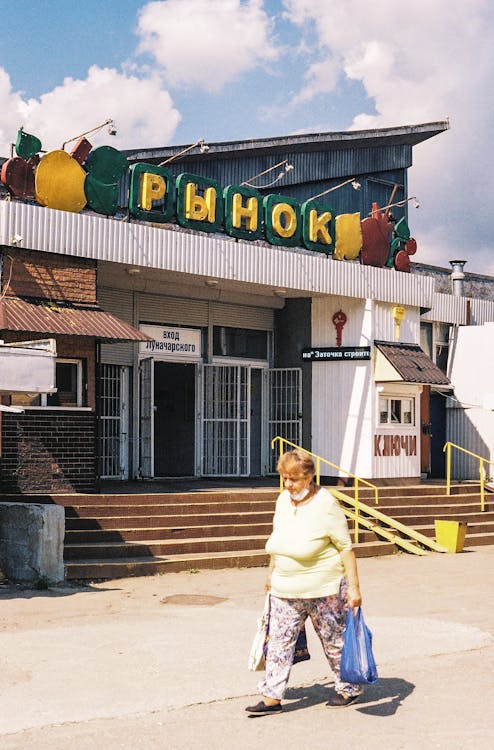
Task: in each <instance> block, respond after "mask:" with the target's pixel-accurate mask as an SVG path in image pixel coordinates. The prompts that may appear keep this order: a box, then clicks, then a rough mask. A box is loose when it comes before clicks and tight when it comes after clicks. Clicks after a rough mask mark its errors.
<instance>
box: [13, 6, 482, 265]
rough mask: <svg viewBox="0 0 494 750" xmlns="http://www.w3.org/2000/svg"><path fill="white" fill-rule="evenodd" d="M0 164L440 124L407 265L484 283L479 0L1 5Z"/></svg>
mask: <svg viewBox="0 0 494 750" xmlns="http://www.w3.org/2000/svg"><path fill="white" fill-rule="evenodd" d="M0 18H1V20H2V23H1V26H0V155H2V156H9V155H10V144H11V143H12V142H15V139H16V134H17V130H18V128H19V127H20V126H21V125H22V126H23V127H24V130H26V131H27V132H29V133H32V134H34V135H36V136H38V138H40V140H41V142H42V146H43V149H46V150H52V149H55V148H60V147H61V145H62V143H63V142H64V141H66V140H68V139H69V138H72V137H75V136H77V135H79V134H80V133H82V132H85V131H87V130H89V129H91V128H93V127H96V126H97V125H99V124H100V123H102V122H105V121H106V120H107V119H108V118H113V120H114V121H115V124H116V126H117V135H116V136H115V137H114V138H110V137H109V136H108V133H107V132H106V130H105V129H103V130H101V131H99V132H98V133H96V134H95V135H92V136H88V137H89V140H90V141H91V142H92V143H93V145H95V146H97V145H103V144H108V145H113V146H114V147H115V148H120V149H124V148H147V147H149V148H151V147H159V146H168V145H173V144H177V145H178V144H180V145H182V144H183V145H188V144H191V143H194V142H196V141H197V140H198V139H200V138H204V139H205V141H206V142H214V141H231V140H242V139H251V138H263V137H275V136H284V135H292V134H299V133H321V132H332V131H346V130H355V129H358V130H360V129H367V128H372V129H373V128H381V127H393V126H401V125H415V124H420V123H427V122H435V121H439V120H441V121H442V120H445V119H446V118H449V121H450V129H449V130H448V131H447V132H445V133H442V134H440V135H438V136H436V137H434V138H432V139H430V140H428V141H425V142H424V143H422V144H419V145H418V146H415V147H414V149H413V166H412V167H411V169H410V170H409V173H408V180H409V195H410V196H411V195H416V196H417V199H418V201H419V203H420V208H419V209H418V210H414V209H413V208H410V212H409V225H410V228H411V231H412V234H413V236H414V237H415V238H416V239H417V242H418V251H417V254H416V255H415V256H414V257H413V259H412V260H416V261H417V262H421V263H427V264H431V265H436V266H442V267H446V268H449V261H450V260H453V259H463V260H466V261H467V265H466V267H465V270H466V271H470V272H472V273H480V274H489V275H494V234H493V231H492V228H491V227H492V220H491V209H490V208H489V207H490V205H491V204H490V201H491V200H492V197H493V196H494V169H492V168H491V164H492V157H491V138H492V137H493V135H494V117H493V112H494V105H493V97H492V87H493V84H492V74H493V71H494V3H492V2H491V0H414V2H413V3H396V2H392V0H373V2H369V1H368V0H159V1H158V0H156V1H154V0H153V1H151V2H145V1H144V0H85V2H84V3H79V2H75V1H74V0H23V2H22V3H19V2H14V0H0Z"/></svg>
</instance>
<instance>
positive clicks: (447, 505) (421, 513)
mask: <svg viewBox="0 0 494 750" xmlns="http://www.w3.org/2000/svg"><path fill="white" fill-rule="evenodd" d="M339 489H341V488H339ZM343 494H346V495H349V496H350V497H353V490H350V489H344V490H343ZM484 499H485V504H484V508H485V510H484V511H483V512H482V511H481V510H480V488H479V485H478V484H474V483H465V484H457V485H454V486H452V487H451V494H450V495H449V496H448V495H446V488H445V485H444V483H442V484H429V483H424V484H417V485H405V486H403V485H400V486H382V487H379V505H378V506H377V508H378V510H380V511H381V512H382V513H385V514H386V515H388V516H391V518H394V519H396V520H397V521H400V522H401V523H403V524H405V525H406V526H410V527H412V528H413V529H415V530H416V531H419V532H420V533H421V534H423V535H424V536H427V537H430V538H434V537H435V534H436V531H435V526H434V521H435V520H445V521H461V522H464V523H466V524H467V533H466V538H465V544H464V547H474V546H477V545H483V544H494V496H493V495H492V494H491V493H490V492H485V494H484ZM359 500H360V501H361V502H362V503H365V504H366V505H370V506H372V507H376V506H375V505H374V493H373V491H372V490H369V489H363V488H360V490H359Z"/></svg>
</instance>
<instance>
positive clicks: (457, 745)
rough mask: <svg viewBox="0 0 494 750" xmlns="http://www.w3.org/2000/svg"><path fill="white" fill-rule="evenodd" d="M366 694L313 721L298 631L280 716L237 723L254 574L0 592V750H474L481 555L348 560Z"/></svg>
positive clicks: (485, 700) (484, 588) (259, 600)
mask: <svg viewBox="0 0 494 750" xmlns="http://www.w3.org/2000/svg"><path fill="white" fill-rule="evenodd" d="M358 563H359V571H360V578H361V587H362V591H363V597H364V603H363V611H364V614H365V618H366V622H367V624H368V625H369V627H370V628H371V630H372V632H373V636H374V651H375V656H376V661H377V665H378V670H379V680H378V681H377V683H375V684H374V685H371V686H368V687H367V688H366V690H365V694H364V696H363V699H362V701H361V702H360V703H358V704H356V705H355V706H352V707H349V708H344V709H331V708H328V707H327V706H326V701H327V699H328V696H329V693H330V690H331V688H332V684H333V678H332V675H331V672H330V671H329V668H328V666H327V663H326V662H325V659H324V657H323V655H322V650H321V647H320V645H319V643H318V642H317V638H316V636H315V634H314V631H313V629H312V626H311V625H309V626H308V642H309V649H310V652H311V659H310V661H307V662H303V663H301V664H297V665H295V666H294V667H293V670H292V674H291V678H290V687H289V690H288V693H287V695H286V699H285V701H284V710H283V712H282V714H280V715H275V716H267V717H257V718H249V717H248V716H247V715H246V713H245V711H244V708H245V706H246V705H249V704H252V703H253V702H254V701H255V700H256V699H257V689H256V684H257V681H258V679H259V675H258V674H255V673H251V672H249V671H248V670H247V656H248V651H249V647H250V643H251V641H252V638H253V635H254V631H255V625H256V619H257V617H258V616H259V614H260V611H261V608H262V604H263V599H264V594H263V583H264V578H265V569H263V568H251V569H233V570H219V571H201V572H198V571H194V570H192V571H189V572H184V573H172V574H166V575H162V576H152V577H146V578H127V579H122V580H115V581H105V582H96V583H92V584H89V585H80V586H78V585H76V584H74V585H68V584H64V585H61V586H57V587H54V588H52V589H49V590H29V589H23V588H21V587H18V586H12V585H9V584H8V583H3V584H0V691H1V708H0V747H1V748H2V750H21V748H22V750H24V749H27V748H32V747H36V749H37V750H48V748H49V749H50V750H62V749H63V750H65V749H66V748H70V750H87V749H88V748H98V749H101V750H103V749H104V750H114V748H125V749H128V750H130V749H131V748H132V749H135V748H143V749H145V750H155V748H156V749H157V748H160V750H161V749H166V750H179V749H180V750H182V748H184V749H185V748H187V749H188V750H196V749H199V748H201V749H202V748H204V749H206V750H216V749H218V750H219V748H222V749H223V748H231V749H232V750H261V749H262V750H266V748H270V750H291V749H292V748H297V749H298V748H302V747H306V746H310V747H312V748H315V750H323V749H324V750H326V749H327V748H343V750H354V749H355V750H357V748H358V750H361V749H362V748H365V750H378V749H379V750H383V748H386V749H387V750H412V749H413V750H417V748H419V749H420V750H432V749H433V748H434V749H436V748H441V749H444V750H446V749H447V750H473V749H474V748H475V750H487V748H489V749H490V748H491V747H492V746H493V744H494V711H493V710H492V698H491V692H490V691H491V689H492V686H493V670H494V608H493V606H492V591H493V581H494V547H488V546H486V547H476V548H468V549H467V550H466V551H465V552H462V553H459V554H448V555H439V554H430V555H427V556H425V557H415V556H411V555H407V554H397V555H394V556H388V557H381V558H367V559H360V560H359V561H358Z"/></svg>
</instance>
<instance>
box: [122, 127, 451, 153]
mask: <svg viewBox="0 0 494 750" xmlns="http://www.w3.org/2000/svg"><path fill="white" fill-rule="evenodd" d="M448 129H449V121H448V120H440V121H436V122H427V123H421V124H418V125H403V126H399V127H391V128H375V129H372V130H344V131H340V132H329V133H328V132H326V133H303V134H301V135H287V136H277V137H273V138H254V139H251V140H242V141H221V142H217V143H210V142H209V141H208V144H207V145H208V147H209V150H208V152H207V153H205V154H203V155H202V157H203V159H204V160H207V159H211V158H217V155H218V154H222V153H228V154H230V155H231V154H232V153H234V152H241V153H242V154H248V153H256V152H261V151H273V152H276V151H279V150H280V149H281V148H285V149H287V150H289V151H290V152H291V153H293V152H294V151H320V150H323V149H326V150H334V149H336V148H348V147H352V148H362V147H364V148H365V147H369V146H377V147H381V146H384V145H386V146H388V145H410V146H415V145H416V144H417V143H421V142H422V141H425V140H427V139H428V138H432V137H433V136H435V135H438V134H439V133H442V132H444V131H445V130H448ZM189 145H190V144H185V145H182V146H178V145H177V146H167V147H164V148H148V149H128V150H127V151H123V153H124V154H125V155H126V156H127V158H128V159H129V160H130V161H152V160H153V159H163V160H164V159H166V158H169V157H170V156H173V155H174V154H177V153H179V152H180V151H182V150H184V149H185V148H188V146H189ZM190 158H191V157H190V156H189V155H186V157H184V158H182V159H181V162H182V163H183V162H187V161H188V160H190ZM192 158H194V159H196V158H197V154H196V155H195V156H193V157H192Z"/></svg>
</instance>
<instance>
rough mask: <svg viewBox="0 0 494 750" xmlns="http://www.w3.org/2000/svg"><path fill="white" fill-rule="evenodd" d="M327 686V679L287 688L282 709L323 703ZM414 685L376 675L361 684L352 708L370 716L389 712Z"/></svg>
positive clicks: (406, 696) (287, 710)
mask: <svg viewBox="0 0 494 750" xmlns="http://www.w3.org/2000/svg"><path fill="white" fill-rule="evenodd" d="M331 686H332V683H331V682H327V683H324V684H320V683H316V684H315V685H311V686H309V687H296V688H289V689H288V690H287V692H286V696H285V698H286V700H287V701H289V702H287V703H285V704H284V710H285V712H289V711H298V710H299V709H301V708H307V707H308V706H316V705H318V704H320V703H326V701H327V700H328V698H329V695H330V692H329V691H330V689H331ZM414 689H415V685H413V684H412V683H411V682H408V681H407V680H403V679H401V678H400V677H380V678H379V679H378V680H377V682H375V683H374V684H373V685H365V686H364V693H363V695H362V698H361V699H360V701H359V703H357V704H356V705H355V709H354V710H356V711H360V713H362V714H368V715H370V716H393V715H394V714H395V713H396V712H397V711H398V708H399V707H400V706H401V704H402V703H403V701H404V700H405V699H406V698H408V696H409V695H411V693H412V692H413V691H414ZM292 701H293V702H292Z"/></svg>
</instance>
